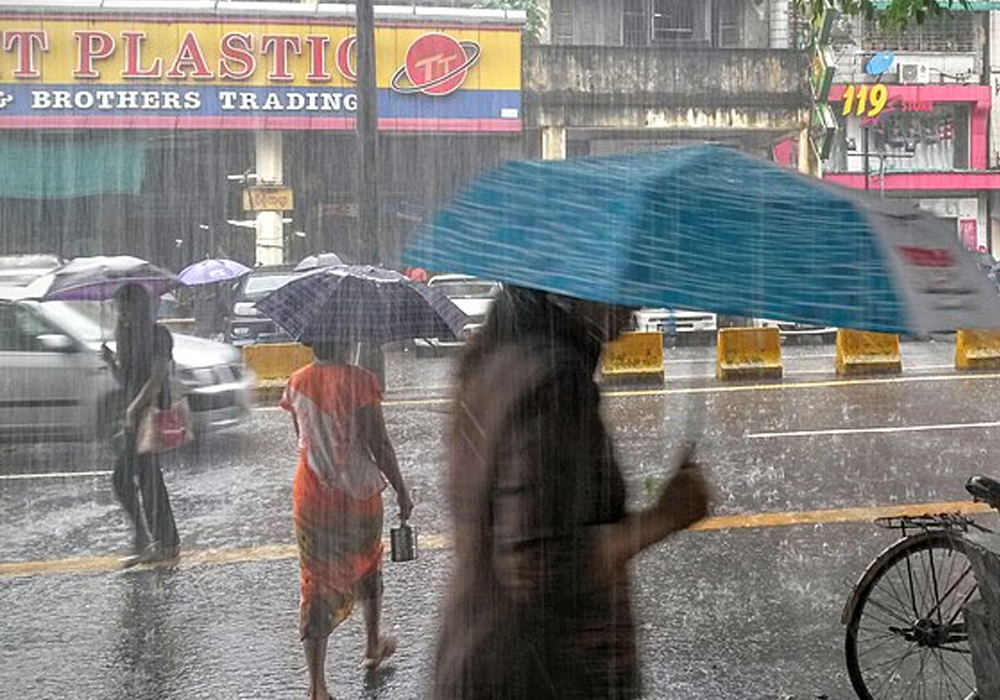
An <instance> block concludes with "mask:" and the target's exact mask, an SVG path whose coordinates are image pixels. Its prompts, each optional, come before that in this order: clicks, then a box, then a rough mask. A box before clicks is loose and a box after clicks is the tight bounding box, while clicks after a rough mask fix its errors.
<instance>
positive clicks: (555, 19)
mask: <svg viewBox="0 0 1000 700" xmlns="http://www.w3.org/2000/svg"><path fill="white" fill-rule="evenodd" d="M570 1H571V0H552V25H551V26H552V43H553V44H572V43H574V41H573V38H574V37H573V10H572V9H570Z"/></svg>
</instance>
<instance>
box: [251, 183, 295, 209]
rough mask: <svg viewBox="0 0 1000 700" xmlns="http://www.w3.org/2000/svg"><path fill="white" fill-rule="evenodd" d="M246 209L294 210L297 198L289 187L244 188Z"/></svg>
mask: <svg viewBox="0 0 1000 700" xmlns="http://www.w3.org/2000/svg"><path fill="white" fill-rule="evenodd" d="M243 208H244V209H245V210H246V211H292V210H293V209H295V200H294V198H293V197H292V190H290V189H289V188H287V187H250V188H248V189H245V190H243Z"/></svg>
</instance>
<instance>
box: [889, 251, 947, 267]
mask: <svg viewBox="0 0 1000 700" xmlns="http://www.w3.org/2000/svg"><path fill="white" fill-rule="evenodd" d="M897 250H898V251H899V252H900V254H901V255H902V256H903V257H904V258H906V262H908V263H910V264H911V265H916V266H917V267H951V266H952V265H954V264H955V259H954V257H952V254H951V251H950V250H948V249H947V248H916V247H914V246H899V247H898V248H897Z"/></svg>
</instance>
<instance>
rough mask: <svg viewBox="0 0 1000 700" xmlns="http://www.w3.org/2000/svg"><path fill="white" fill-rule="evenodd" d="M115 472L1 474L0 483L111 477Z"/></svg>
mask: <svg viewBox="0 0 1000 700" xmlns="http://www.w3.org/2000/svg"><path fill="white" fill-rule="evenodd" d="M113 473H114V472H110V471H97V472H45V473H38V474H0V481H24V480H27V479H73V478H75V477H78V476H111V475H112V474H113Z"/></svg>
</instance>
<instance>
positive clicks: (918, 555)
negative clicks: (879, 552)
mask: <svg viewBox="0 0 1000 700" xmlns="http://www.w3.org/2000/svg"><path fill="white" fill-rule="evenodd" d="M904 542H906V543H907V544H909V543H910V542H912V544H909V546H906V545H904V546H901V547H898V548H897V550H896V551H895V552H893V555H892V556H891V558H889V559H886V560H884V561H882V562H878V568H877V569H876V570H875V571H876V576H875V578H874V579H873V580H872V581H870V582H869V583H868V584H867V586H866V587H865V589H864V591H863V593H862V597H861V599H860V601H859V603H858V605H859V608H858V610H857V611H856V612H855V613H854V615H853V617H852V620H851V622H850V623H849V628H848V654H849V657H848V658H849V660H850V661H851V663H849V670H850V672H851V679H852V683H854V684H855V687H856V688H857V689H858V693H859V694H862V691H864V694H863V695H862V696H863V697H871V698H874V699H875V700H953V699H954V700H969V698H970V697H972V696H973V695H974V693H975V687H974V681H973V671H972V666H971V654H970V652H969V650H968V648H967V647H968V642H967V638H966V635H965V626H964V623H963V618H962V611H963V608H964V607H965V605H966V604H967V603H968V602H969V601H970V600H973V599H974V598H975V597H976V594H977V588H976V585H975V582H974V580H973V577H972V573H971V566H970V565H969V562H968V558H967V557H966V555H965V553H964V549H961V548H960V547H961V544H960V543H958V544H956V540H954V539H950V538H949V537H948V536H947V535H937V534H932V536H929V537H928V536H922V537H921V536H917V537H915V538H914V539H913V540H904Z"/></svg>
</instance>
